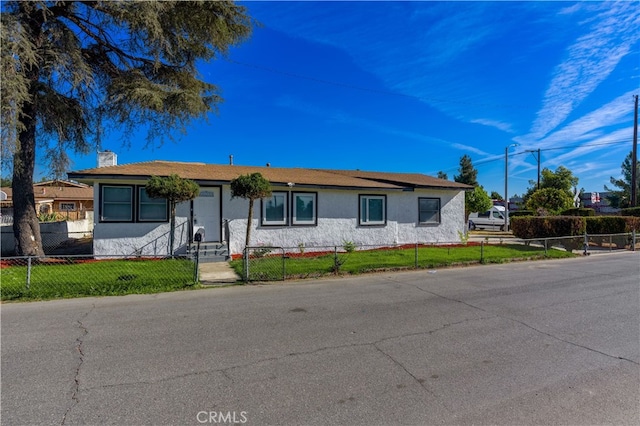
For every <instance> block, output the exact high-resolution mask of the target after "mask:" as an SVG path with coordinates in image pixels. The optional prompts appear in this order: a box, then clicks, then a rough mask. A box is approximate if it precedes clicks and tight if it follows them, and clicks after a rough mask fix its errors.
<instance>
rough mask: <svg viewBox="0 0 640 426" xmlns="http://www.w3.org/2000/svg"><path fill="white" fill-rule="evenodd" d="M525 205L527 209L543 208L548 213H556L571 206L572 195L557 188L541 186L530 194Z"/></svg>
mask: <svg viewBox="0 0 640 426" xmlns="http://www.w3.org/2000/svg"><path fill="white" fill-rule="evenodd" d="M525 207H526V208H527V210H538V209H543V210H544V211H546V212H549V213H550V214H558V213H560V212H561V211H563V210H566V209H570V208H571V207H573V197H572V196H570V195H569V194H567V193H566V192H565V191H563V190H561V189H558V188H543V189H539V190H537V191H535V192H534V193H533V194H531V196H530V197H529V199H528V200H527V202H526V204H525Z"/></svg>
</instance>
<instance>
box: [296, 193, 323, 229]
mask: <svg viewBox="0 0 640 426" xmlns="http://www.w3.org/2000/svg"><path fill="white" fill-rule="evenodd" d="M292 199H293V200H292V210H293V211H292V213H291V223H292V224H293V225H317V224H318V194H317V193H315V192H294V193H293V194H292Z"/></svg>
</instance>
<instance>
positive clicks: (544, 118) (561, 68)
mask: <svg viewBox="0 0 640 426" xmlns="http://www.w3.org/2000/svg"><path fill="white" fill-rule="evenodd" d="M603 9H604V11H602V12H601V13H600V14H599V15H598V16H597V19H594V20H593V21H591V24H592V27H591V29H590V31H589V32H588V33H587V34H585V35H583V36H582V37H580V38H578V39H577V40H576V42H575V43H574V44H573V45H572V46H570V47H569V48H568V49H567V53H566V58H565V60H564V61H563V62H562V63H561V64H559V65H558V66H557V67H556V69H555V71H554V74H553V78H552V80H551V83H550V84H549V87H548V88H547V90H546V93H545V95H544V99H543V105H542V109H541V110H540V111H539V112H538V116H537V119H536V121H535V122H534V124H533V126H532V129H531V133H532V135H533V137H535V138H542V137H544V136H545V135H547V134H548V133H549V132H550V131H552V130H553V129H555V128H556V127H557V126H558V125H559V124H561V123H562V122H564V121H565V120H566V118H567V117H568V116H569V114H570V113H571V112H572V111H573V110H574V108H576V106H578V105H579V104H580V103H582V102H583V101H584V100H585V98H586V97H587V96H589V95H590V94H591V93H592V92H593V91H594V90H595V88H596V87H598V85H599V84H600V83H602V82H603V81H604V80H605V79H606V78H607V77H608V76H609V75H610V74H611V72H612V71H613V70H614V69H615V67H616V65H617V64H618V63H619V62H620V60H621V59H622V58H623V57H624V56H626V55H627V54H629V53H630V51H631V48H632V47H633V46H634V45H635V44H636V43H637V42H638V40H640V31H638V28H640V8H638V7H637V3H635V2H628V3H627V2H618V3H606V6H605V7H603Z"/></svg>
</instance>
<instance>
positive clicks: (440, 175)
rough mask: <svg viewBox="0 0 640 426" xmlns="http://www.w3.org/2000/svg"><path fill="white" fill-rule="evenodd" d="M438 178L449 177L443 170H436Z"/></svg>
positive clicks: (445, 178)
mask: <svg viewBox="0 0 640 426" xmlns="http://www.w3.org/2000/svg"><path fill="white" fill-rule="evenodd" d="M437 177H438V179H444V180H447V179H449V176H447V174H446V173H445V172H443V171H442V170H440V171H438V176H437Z"/></svg>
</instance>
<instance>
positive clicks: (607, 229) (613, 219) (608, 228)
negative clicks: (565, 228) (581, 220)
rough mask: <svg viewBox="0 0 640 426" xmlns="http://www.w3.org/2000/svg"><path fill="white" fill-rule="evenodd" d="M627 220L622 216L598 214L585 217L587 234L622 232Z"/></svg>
mask: <svg viewBox="0 0 640 426" xmlns="http://www.w3.org/2000/svg"><path fill="white" fill-rule="evenodd" d="M626 229H627V221H626V220H625V218H624V217H622V216H598V217H589V218H587V234H622V233H624V232H627V231H626Z"/></svg>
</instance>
